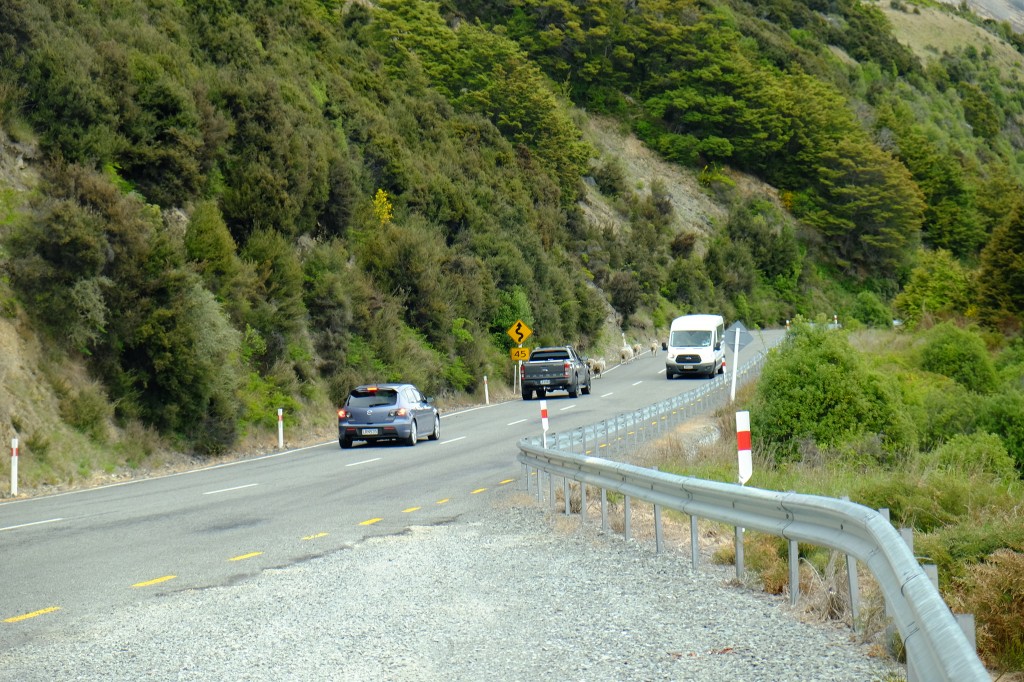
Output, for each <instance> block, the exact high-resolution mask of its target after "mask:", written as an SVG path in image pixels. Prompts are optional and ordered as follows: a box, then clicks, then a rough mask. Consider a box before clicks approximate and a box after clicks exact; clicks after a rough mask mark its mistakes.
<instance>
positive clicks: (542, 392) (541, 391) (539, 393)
mask: <svg viewBox="0 0 1024 682" xmlns="http://www.w3.org/2000/svg"><path fill="white" fill-rule="evenodd" d="M547 394H548V392H547V391H545V390H544V389H543V388H538V389H537V400H543V399H544V396H546V395H547Z"/></svg>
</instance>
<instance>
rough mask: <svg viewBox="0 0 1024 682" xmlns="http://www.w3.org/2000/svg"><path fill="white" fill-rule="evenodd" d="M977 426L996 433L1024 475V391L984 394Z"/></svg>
mask: <svg viewBox="0 0 1024 682" xmlns="http://www.w3.org/2000/svg"><path fill="white" fill-rule="evenodd" d="M978 427H979V428H982V429H985V430H986V431H988V432H989V433H995V434H998V435H999V436H1000V437H1001V438H1002V439H1003V445H1005V446H1006V450H1007V452H1009V453H1010V456H1011V457H1012V458H1013V460H1014V461H1015V462H1016V464H1017V469H1018V471H1019V472H1020V474H1021V476H1024V391H1021V390H1012V389H1011V390H1006V391H1004V392H1002V393H995V394H992V395H989V396H986V398H985V400H984V401H982V403H981V407H980V409H979V413H978Z"/></svg>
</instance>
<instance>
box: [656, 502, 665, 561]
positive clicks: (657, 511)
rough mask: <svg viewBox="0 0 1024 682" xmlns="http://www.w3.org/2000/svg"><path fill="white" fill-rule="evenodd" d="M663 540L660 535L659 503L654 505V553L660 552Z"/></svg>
mask: <svg viewBox="0 0 1024 682" xmlns="http://www.w3.org/2000/svg"><path fill="white" fill-rule="evenodd" d="M664 544H665V543H664V542H663V538H662V535H661V505H660V504H656V505H654V553H655V554H661V551H662V549H663V548H664Z"/></svg>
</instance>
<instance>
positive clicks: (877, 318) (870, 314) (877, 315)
mask: <svg viewBox="0 0 1024 682" xmlns="http://www.w3.org/2000/svg"><path fill="white" fill-rule="evenodd" d="M850 315H852V316H853V318H854V319H856V320H860V321H861V322H863V323H864V324H866V325H867V326H869V327H889V326H891V325H892V312H891V311H890V310H889V308H888V307H887V306H886V305H885V304H884V303H882V299H880V298H878V295H877V294H875V293H874V292H873V291H862V292H860V293H859V294H857V297H856V299H854V304H853V308H852V309H851V310H850Z"/></svg>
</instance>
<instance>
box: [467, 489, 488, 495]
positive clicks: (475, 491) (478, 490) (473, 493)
mask: <svg viewBox="0 0 1024 682" xmlns="http://www.w3.org/2000/svg"><path fill="white" fill-rule="evenodd" d="M485 490H487V488H477V489H476V490H474V491H473V492H471V493H470V495H476V494H477V493H482V492H484V491H485Z"/></svg>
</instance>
